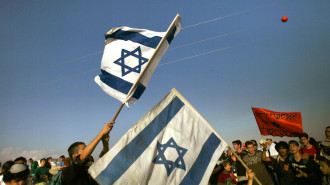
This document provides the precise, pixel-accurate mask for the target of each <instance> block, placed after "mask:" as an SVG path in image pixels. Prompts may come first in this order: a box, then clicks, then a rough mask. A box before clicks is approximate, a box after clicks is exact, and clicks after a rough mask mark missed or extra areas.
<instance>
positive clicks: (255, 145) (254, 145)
mask: <svg viewBox="0 0 330 185" xmlns="http://www.w3.org/2000/svg"><path fill="white" fill-rule="evenodd" d="M250 141H252V143H253V147H254V150H258V143H257V141H256V140H254V139H251V140H250Z"/></svg>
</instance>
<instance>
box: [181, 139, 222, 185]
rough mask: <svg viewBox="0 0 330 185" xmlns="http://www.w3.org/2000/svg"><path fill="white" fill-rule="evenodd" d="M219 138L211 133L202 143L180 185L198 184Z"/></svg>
mask: <svg viewBox="0 0 330 185" xmlns="http://www.w3.org/2000/svg"><path fill="white" fill-rule="evenodd" d="M220 143H221V140H220V139H219V138H218V137H217V136H216V135H215V134H214V133H212V134H211V135H210V136H209V138H208V139H207V140H206V142H205V143H204V145H203V148H202V150H201V152H200V153H199V155H198V157H197V159H196V161H195V163H194V164H193V166H192V167H191V168H190V170H189V172H188V173H187V175H186V176H185V177H184V179H183V180H182V181H181V183H180V184H182V185H192V184H200V182H201V180H202V178H203V176H204V173H205V171H206V169H207V167H208V165H209V163H210V160H211V158H212V156H213V153H214V152H215V150H216V149H217V148H218V146H219V145H220Z"/></svg>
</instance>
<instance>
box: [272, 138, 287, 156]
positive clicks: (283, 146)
mask: <svg viewBox="0 0 330 185" xmlns="http://www.w3.org/2000/svg"><path fill="white" fill-rule="evenodd" d="M275 149H276V151H277V152H278V153H279V155H280V156H282V157H284V156H287V155H288V152H289V145H288V143H286V142H285V141H280V142H279V143H277V144H276V145H275Z"/></svg>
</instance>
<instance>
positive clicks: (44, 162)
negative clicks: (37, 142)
mask: <svg viewBox="0 0 330 185" xmlns="http://www.w3.org/2000/svg"><path fill="white" fill-rule="evenodd" d="M46 162H47V159H46V158H42V159H40V166H41V167H43V166H45V164H46Z"/></svg>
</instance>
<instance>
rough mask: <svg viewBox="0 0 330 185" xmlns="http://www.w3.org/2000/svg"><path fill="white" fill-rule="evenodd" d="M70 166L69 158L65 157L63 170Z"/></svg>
mask: <svg viewBox="0 0 330 185" xmlns="http://www.w3.org/2000/svg"><path fill="white" fill-rule="evenodd" d="M70 165H71V158H70V157H66V158H65V159H64V165H63V166H64V168H65V167H68V166H70Z"/></svg>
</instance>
